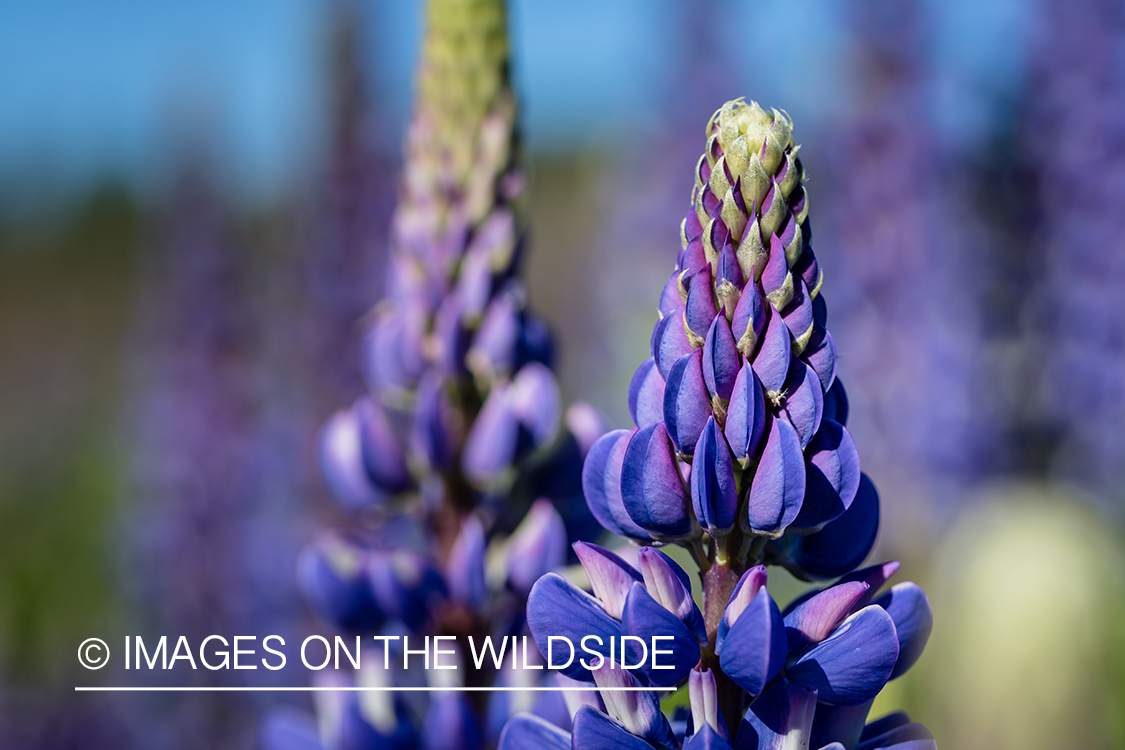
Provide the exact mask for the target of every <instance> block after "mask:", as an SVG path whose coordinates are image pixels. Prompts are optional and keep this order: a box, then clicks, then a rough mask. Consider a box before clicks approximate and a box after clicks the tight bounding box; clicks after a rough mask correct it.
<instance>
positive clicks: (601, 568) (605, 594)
mask: <svg viewBox="0 0 1125 750" xmlns="http://www.w3.org/2000/svg"><path fill="white" fill-rule="evenodd" d="M574 553H575V554H576V555H577V556H578V562H580V563H581V564H582V569H583V570H585V571H586V578H587V579H589V581H590V587H591V588H593V589H594V596H595V597H597V599H598V601H599V602H601V603H602V606H603V607H605V611H606V612H608V613H609V615H610V616H611V617H615V618H617V619H618V620H620V619H621V611H622V609H623V608H624V606H625V597H626V596H628V595H629V589H631V588H632V587H633V584H634V583H638V582H641V581H643V580H644V579H643V578H642V577H641V574H640V572H638V571H637V569H636V568H634V567H633V566H632V565H630V564H629V563H627V562H625V561H624V560H622V559H621V558H620V557H618V556H617V555H615V554H613V553H612V552H610V551H609V550H607V549H604V548H602V547H599V546H598V545H596V544H590V543H589V542H575V543H574Z"/></svg>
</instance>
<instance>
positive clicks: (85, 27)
mask: <svg viewBox="0 0 1125 750" xmlns="http://www.w3.org/2000/svg"><path fill="white" fill-rule="evenodd" d="M841 4H842V3H841V0H776V1H772V2H765V1H764V0H762V1H757V0H756V1H754V2H740V3H738V2H736V3H731V6H732V10H731V11H730V17H729V18H728V19H724V21H723V22H722V23H717V24H715V32H716V39H715V43H716V44H720V45H722V46H723V48H724V51H725V53H726V54H728V55H729V57H730V60H731V61H732V65H734V66H736V70H737V72H738V75H736V76H735V80H738V81H742V80H745V81H746V85H747V86H748V87H750V88H752V90H751V91H748V92H746V93H750V94H751V95H753V97H754V98H758V99H761V100H763V101H766V102H774V101H784V102H786V105H785V106H786V109H788V110H789V111H790V113H791V114H793V115H794V116H795V117H798V118H800V120H801V121H802V123H803V124H808V126H809V127H816V126H817V125H818V124H824V123H825V122H828V121H830V120H831V117H832V115H833V113H834V112H835V111H836V108H837V107H838V106H839V105H840V102H841V101H842V100H843V99H844V97H846V96H847V78H846V75H845V72H844V70H845V69H844V67H843V66H842V65H841V64H840V60H841V56H842V55H843V53H844V51H845V50H846V46H847V43H848V39H847V34H846V31H845V30H844V28H845V26H844V24H842V23H841V21H840V18H839V16H840V8H841ZM1028 5H1029V4H1028V3H1024V2H1021V0H950V1H949V2H944V3H938V2H931V3H930V6H931V9H932V11H933V13H934V28H933V34H932V40H933V54H934V57H935V61H936V67H937V69H938V71H939V77H938V83H939V85H938V93H939V95H938V97H937V99H936V100H935V102H934V106H935V112H936V113H937V115H938V118H939V121H940V122H942V124H943V125H945V126H946V127H947V128H948V129H950V131H956V132H964V133H969V134H972V133H975V132H980V131H982V130H984V129H985V128H986V127H987V126H988V123H989V118H990V116H991V113H992V110H991V109H990V107H992V101H993V99H994V98H995V95H996V94H997V93H1001V94H1002V93H1003V92H1004V91H1006V90H1010V89H1011V88H1013V87H1014V85H1015V83H1017V82H1018V80H1019V75H1020V71H1021V63H1022V54H1021V50H1022V48H1023V43H1022V38H1023V35H1024V34H1025V30H1026V29H1025V27H1026V18H1027V16H1028ZM328 7H329V0H238V1H234V0H190V1H186V0H161V2H152V0H100V1H99V2H97V3H91V2H89V1H88V0H39V1H38V2H8V3H4V4H2V5H0V70H3V71H4V72H3V73H2V74H0V184H10V183H12V182H13V181H14V180H16V179H19V180H29V181H31V182H42V183H44V184H47V185H54V184H56V183H59V182H62V183H82V182H83V181H86V180H89V179H91V178H93V177H94V176H97V175H100V174H104V173H106V172H113V173H118V174H121V175H123V176H125V177H127V178H128V179H130V180H133V181H135V182H139V183H141V184H143V183H144V181H145V179H148V178H150V177H151V175H152V174H154V173H158V172H159V170H158V169H154V168H153V167H154V166H156V167H158V166H159V165H160V163H161V162H160V160H161V157H162V155H163V153H164V151H165V149H166V146H167V143H168V142H169V137H170V136H171V135H173V134H175V133H176V132H177V130H178V129H183V128H185V127H193V126H194V125H192V123H196V122H198V121H200V120H202V121H206V122H208V123H209V127H210V128H211V129H213V130H215V131H216V132H219V133H221V134H222V136H221V141H222V142H221V144H219V145H221V146H222V149H223V152H224V154H225V155H226V157H227V158H226V162H227V163H228V165H229V167H230V169H231V172H232V176H233V177H234V179H235V182H236V184H237V185H239V186H240V187H242V188H245V189H249V190H252V191H262V190H264V191H266V192H267V193H268V192H269V191H270V190H271V189H272V188H273V187H275V186H277V185H282V184H285V182H286V179H287V178H288V177H290V176H291V175H292V174H293V173H294V172H295V171H297V170H300V169H302V168H304V167H306V166H307V165H308V163H309V161H310V159H311V158H312V157H313V156H314V155H315V154H314V153H313V151H312V148H313V146H312V144H315V143H316V142H317V141H316V136H317V134H318V132H319V128H320V127H321V126H322V119H321V116H322V112H323V99H322V97H323V89H322V87H321V82H322V79H321V76H322V73H323V69H324V64H323V63H324V53H323V50H322V47H321V45H322V42H323V39H324V34H325V20H324V19H325V15H326V13H325V11H326V10H327V8H328ZM367 12H368V15H369V19H370V20H369V24H370V29H369V36H370V39H371V40H372V41H373V42H374V44H373V49H372V59H371V61H370V64H371V70H372V76H373V78H374V80H375V82H376V85H377V86H378V88H379V90H380V92H381V93H382V94H383V95H384V97H385V98H386V102H385V103H384V105H385V112H386V113H387V115H388V116H389V118H390V122H391V123H392V130H393V129H394V128H397V127H400V126H401V123H402V122H403V120H404V118H405V117H406V113H407V110H408V102H409V92H410V70H411V66H412V64H413V59H414V55H415V53H416V50H417V40H418V33H419V21H420V9H419V6H418V4H417V3H415V2H410V1H409V0H393V1H392V0H367ZM680 12H681V11H680V10H679V9H678V7H677V5H676V0H570V1H569V2H567V3H552V2H543V1H542V0H514V3H513V10H512V19H513V32H514V35H515V42H514V48H515V51H516V66H517V67H516V71H517V82H518V85H519V87H520V93H521V94H522V95H523V97H524V99H523V102H524V107H525V109H524V125H525V132H526V133H527V136H528V141H529V143H530V145H531V146H532V147H533V148H537V149H541V150H543V149H546V150H556V151H558V150H568V149H573V148H575V147H576V146H581V145H583V144H589V143H594V142H603V143H604V142H608V141H609V140H611V139H614V138H620V133H621V132H622V131H623V129H624V130H628V129H629V128H630V127H634V125H633V123H637V122H641V123H652V122H654V121H655V119H656V118H659V117H661V116H663V112H662V110H661V106H662V105H661V104H660V97H661V96H662V95H663V94H666V92H664V91H663V90H662V89H661V88H660V86H661V82H662V81H666V80H667V79H668V74H669V69H670V66H671V65H672V64H674V60H675V50H676V49H678V46H677V45H680V44H682V43H683V41H684V40H683V39H679V38H677V36H676V35H677V34H678V33H681V24H679V23H678V22H677V21H676V18H677V13H680ZM185 123H186V124H188V125H185Z"/></svg>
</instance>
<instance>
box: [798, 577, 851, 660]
mask: <svg viewBox="0 0 1125 750" xmlns="http://www.w3.org/2000/svg"><path fill="white" fill-rule="evenodd" d="M868 588H870V587H869V586H868V585H867V584H866V583H864V582H863V581H849V582H847V583H841V584H839V585H838V586H831V587H829V588H827V589H824V590H823V591H821V592H819V593H817V594H815V595H813V596H811V597H809V598H808V599H805V600H804V601H803V602H801V603H800V604H798V605H797V606H796V607H794V608H793V611H791V612H788V613H787V614H786V615H785V632H786V635H787V636H788V639H789V650H790V651H796V650H797V649H800V648H803V647H804V646H808V645H809V644H812V643H820V642H821V641H823V640H824V639H825V638H827V637H828V636H829V635H831V634H832V631H833V630H835V629H836V626H837V625H839V624H840V623H841V622H843V621H844V618H846V617H847V616H848V615H849V614H851V613H852V610H853V608H854V607H855V605H856V604H857V603H858V602H859V600H860V599H861V598H862V597H863V595H864V594H866V593H867V590H868Z"/></svg>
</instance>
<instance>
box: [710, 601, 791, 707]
mask: <svg viewBox="0 0 1125 750" xmlns="http://www.w3.org/2000/svg"><path fill="white" fill-rule="evenodd" d="M786 651H787V645H786V639H785V623H784V622H783V621H782V619H781V612H780V611H779V610H778V608H777V605H776V604H774V601H773V598H772V597H770V594H769V591H767V590H766V589H765V587H763V588H761V589H760V590H759V591H758V593H757V594H756V595H755V596H754V599H753V601H751V602H750V605H749V606H748V607H747V608H746V610H745V611H744V612H742V614H740V615H739V616H738V619H736V620H735V621H734V624H732V625H731V626H730V630H729V631H728V632H727V635H726V638H725V639H724V641H723V652H722V654H721V655H720V657H719V665H720V666H721V667H722V668H723V672H724V673H725V674H726V675H727V676H728V677H730V678H731V679H732V680H734V681H735V682H737V683H738V684H739V685H740V686H742V689H743V690H745V691H746V692H748V693H750V695H759V694H761V692H762V691H763V690H764V689H765V687H766V685H767V684H768V683H769V681H770V680H772V679H773V678H774V677H776V676H777V674H778V673H779V672H780V671H781V669H782V667H784V666H785V655H786Z"/></svg>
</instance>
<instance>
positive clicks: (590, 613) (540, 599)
mask: <svg viewBox="0 0 1125 750" xmlns="http://www.w3.org/2000/svg"><path fill="white" fill-rule="evenodd" d="M527 625H528V627H529V628H530V629H531V635H532V637H533V638H534V639H535V645H537V646H538V647H539V652H540V653H541V654H543V655H544V658H546V655H547V648H548V645H549V644H548V640H549V637H550V636H563V637H565V638H569V639H570V642H571V643H572V644H574V649H575V651H576V652H577V653H576V655H575V658H574V661H573V662H571V664H570V665H569V666H567V667H566V668H565V669H560V670H559V671H561V672H562V673H563V674H565V675H566V676H567V677H571V678H573V679H576V680H584V681H586V682H589V681H590V680H592V679H593V678H592V677H591V675H590V670H588V669H586V668H585V667H583V666H582V664H581V658H580V655H581V654H582V639H583V638H585V637H586V636H597V637H599V638H601V643H602V645H601V646H599V645H598V644H597V641H595V640H593V639H590V640H589V641H587V646H588V647H589V649H590V650H591V651H594V652H596V653H601V654H606V655H608V654H609V648H610V639H611V638H618V637H620V635H621V623H619V622H618V621H617V620H615V619H613V618H612V617H610V616H609V615H608V614H607V613H606V611H605V610H604V609H603V608H602V606H601V605H600V604H598V600H597V599H595V598H594V597H592V596H590V595H589V594H587V593H586V592H585V591H582V590H581V589H579V588H578V587H577V586H575V585H574V584H572V583H570V582H569V581H567V580H566V579H565V578H563V577H562V576H560V575H559V574H557V573H548V574H547V575H545V576H543V577H542V578H540V579H539V580H538V581H537V582H536V583H535V585H534V586H533V587H532V588H531V594H530V595H529V596H528V598H527ZM553 648H554V650H555V651H558V652H559V653H555V654H553V657H554V661H555V662H556V663H557V662H559V661H560V660H565V656H566V654H567V651H566V644H565V643H564V642H561V641H556V642H555V645H554V647H553ZM591 661H592V662H595V663H596V661H597V660H596V658H594V657H588V658H587V663H590V662H591Z"/></svg>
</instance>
